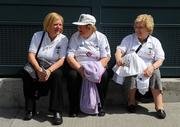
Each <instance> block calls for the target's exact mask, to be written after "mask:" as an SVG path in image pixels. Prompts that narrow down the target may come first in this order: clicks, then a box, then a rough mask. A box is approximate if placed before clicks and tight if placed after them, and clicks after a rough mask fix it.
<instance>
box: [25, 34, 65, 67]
mask: <svg viewBox="0 0 180 127" xmlns="http://www.w3.org/2000/svg"><path fill="white" fill-rule="evenodd" d="M42 34H43V31H39V32H36V33H34V35H33V37H32V40H31V44H30V47H29V52H32V53H36V52H37V49H38V46H39V44H40V41H41V38H42ZM67 46H68V39H67V37H66V36H65V35H63V34H59V35H57V37H56V38H55V39H54V40H53V41H51V39H50V38H49V36H48V33H47V32H46V33H45V36H44V38H43V41H42V45H41V48H40V50H39V52H38V56H37V57H38V58H40V59H42V58H43V59H45V60H47V61H48V62H50V63H51V64H53V63H55V62H56V61H57V60H59V59H61V58H64V57H65V56H66V50H67Z"/></svg>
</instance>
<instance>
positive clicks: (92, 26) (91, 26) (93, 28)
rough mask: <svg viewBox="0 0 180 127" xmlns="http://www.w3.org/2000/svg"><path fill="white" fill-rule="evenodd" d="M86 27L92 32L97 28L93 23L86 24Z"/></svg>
mask: <svg viewBox="0 0 180 127" xmlns="http://www.w3.org/2000/svg"><path fill="white" fill-rule="evenodd" d="M87 27H89V28H91V29H92V31H93V32H95V31H96V30H97V28H96V26H95V25H91V24H88V25H87Z"/></svg>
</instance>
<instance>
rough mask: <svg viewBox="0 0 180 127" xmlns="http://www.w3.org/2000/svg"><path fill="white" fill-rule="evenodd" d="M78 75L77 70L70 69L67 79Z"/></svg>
mask: <svg viewBox="0 0 180 127" xmlns="http://www.w3.org/2000/svg"><path fill="white" fill-rule="evenodd" d="M77 77H78V72H77V71H75V70H70V71H69V72H68V79H69V80H73V79H76V78H77Z"/></svg>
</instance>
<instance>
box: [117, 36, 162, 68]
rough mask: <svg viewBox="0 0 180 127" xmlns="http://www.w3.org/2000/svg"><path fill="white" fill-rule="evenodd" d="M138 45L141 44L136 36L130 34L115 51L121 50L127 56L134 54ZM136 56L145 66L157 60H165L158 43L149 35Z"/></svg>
mask: <svg viewBox="0 0 180 127" xmlns="http://www.w3.org/2000/svg"><path fill="white" fill-rule="evenodd" d="M140 45H141V43H140V42H139V40H138V38H137V36H136V34H130V35H128V36H126V37H125V38H124V39H123V40H122V42H121V44H120V45H119V46H117V50H121V52H122V53H125V54H128V53H131V52H135V51H136V49H137V48H138V47H139V46H140ZM137 54H138V56H139V57H140V58H142V59H143V60H144V62H145V63H146V64H147V65H149V64H152V63H154V62H155V61H157V60H159V59H163V60H164V59H165V53H164V51H163V48H162V46H161V43H160V41H159V40H158V39H157V38H155V37H153V36H151V35H149V37H148V39H147V42H145V43H144V44H143V45H142V48H141V49H140V50H139V51H138V53H137Z"/></svg>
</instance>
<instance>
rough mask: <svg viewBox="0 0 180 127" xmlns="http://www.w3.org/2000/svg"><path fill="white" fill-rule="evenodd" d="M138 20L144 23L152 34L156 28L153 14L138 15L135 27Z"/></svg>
mask: <svg viewBox="0 0 180 127" xmlns="http://www.w3.org/2000/svg"><path fill="white" fill-rule="evenodd" d="M138 22H142V23H144V24H145V27H146V28H147V30H148V31H149V32H150V34H152V32H153V30H154V19H153V17H152V16H151V15H148V14H141V15H138V16H137V18H136V19H135V21H134V27H135V24H136V23H138Z"/></svg>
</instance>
